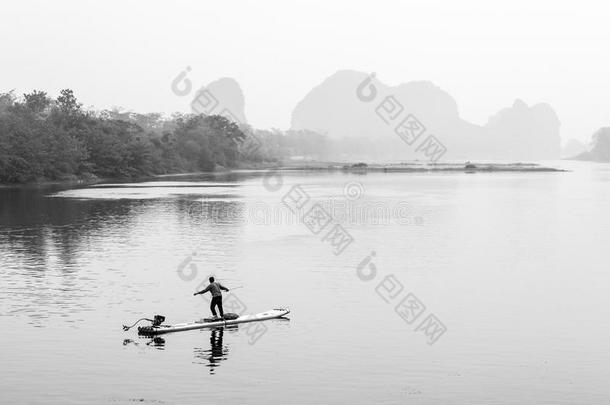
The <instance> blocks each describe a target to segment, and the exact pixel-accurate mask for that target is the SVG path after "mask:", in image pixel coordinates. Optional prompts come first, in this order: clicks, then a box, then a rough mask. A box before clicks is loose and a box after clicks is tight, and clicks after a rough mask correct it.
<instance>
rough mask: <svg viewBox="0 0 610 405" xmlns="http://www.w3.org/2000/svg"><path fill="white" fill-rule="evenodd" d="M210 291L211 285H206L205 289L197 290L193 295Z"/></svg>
mask: <svg viewBox="0 0 610 405" xmlns="http://www.w3.org/2000/svg"><path fill="white" fill-rule="evenodd" d="M208 291H210V286H207V287H206V288H204V289H203V290H201V291H199V292H196V293H195V294H193V295H198V294H205V293H207V292H208Z"/></svg>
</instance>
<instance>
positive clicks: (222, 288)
mask: <svg viewBox="0 0 610 405" xmlns="http://www.w3.org/2000/svg"><path fill="white" fill-rule="evenodd" d="M218 286H219V287H220V289H221V290H223V291H227V292H228V291H229V289H228V288H227V287H225V286H224V285H222V284H218Z"/></svg>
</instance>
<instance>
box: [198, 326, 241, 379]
mask: <svg viewBox="0 0 610 405" xmlns="http://www.w3.org/2000/svg"><path fill="white" fill-rule="evenodd" d="M227 328H228V329H229V328H231V327H227ZM231 329H236V328H231ZM223 334H224V328H217V329H213V330H211V331H210V348H209V349H207V348H200V347H196V348H195V349H194V351H193V352H194V356H195V363H196V364H203V365H205V366H207V367H209V369H210V374H215V372H216V368H217V367H219V366H220V363H221V362H222V361H224V360H226V359H227V357H228V355H229V348H228V347H227V346H225V345H224V344H223V341H222V338H223Z"/></svg>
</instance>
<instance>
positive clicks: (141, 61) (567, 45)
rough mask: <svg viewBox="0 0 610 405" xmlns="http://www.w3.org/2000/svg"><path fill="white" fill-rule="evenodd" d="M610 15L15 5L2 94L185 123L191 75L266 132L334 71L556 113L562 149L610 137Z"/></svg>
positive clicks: (541, 6) (472, 3)
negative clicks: (235, 101) (226, 89)
mask: <svg viewBox="0 0 610 405" xmlns="http://www.w3.org/2000/svg"><path fill="white" fill-rule="evenodd" d="M609 10H610V6H608V3H607V2H602V1H599V2H593V1H582V0H581V1H565V2H564V1H535V0H511V1H502V2H494V1H490V0H480V1H479V0H468V1H466V0H460V1H436V0H421V1H382V0H375V1H367V2H365V1H345V2H331V1H330V0H325V1H311V0H309V1H288V0H278V1H262V0H259V1H166V2H157V1H139V2H136V1H125V0H122V1H108V0H106V1H96V2H93V1H82V0H81V1H73V2H68V1H52V2H50V1H23V0H19V1H11V2H4V4H3V5H2V12H1V14H0V15H1V16H2V23H1V24H0V35H1V38H2V39H1V40H0V41H1V42H0V52H1V53H0V54H1V55H2V64H1V66H2V70H1V71H2V75H0V91H8V90H11V89H15V90H16V91H17V92H19V93H22V92H26V91H30V90H32V89H42V90H46V91H48V92H49V93H50V94H51V95H53V96H55V95H56V94H57V92H58V91H59V89H61V88H65V87H69V88H72V89H73V90H74V91H75V92H76V95H77V96H78V97H79V99H80V100H81V102H83V103H84V104H85V105H87V106H89V105H94V106H95V107H97V108H108V107H111V106H122V107H125V108H127V109H132V110H135V111H139V112H152V111H161V112H172V111H187V110H188V101H187V97H178V96H176V95H175V94H173V93H172V92H171V90H170V83H171V81H172V80H173V78H174V77H175V76H176V75H177V74H178V73H179V72H180V71H182V70H183V69H184V68H185V67H186V66H190V67H191V68H192V71H191V73H190V74H189V77H190V79H191V80H192V81H193V83H194V84H196V85H198V86H199V85H204V84H207V83H208V82H210V81H212V80H214V79H217V78H219V77H223V76H228V77H233V78H235V79H236V80H237V81H238V82H239V83H240V84H241V86H242V89H243V91H244V93H245V97H246V115H247V117H248V120H249V122H250V123H251V124H253V125H254V126H256V127H259V128H268V127H279V128H287V127H288V126H289V123H290V114H291V111H292V109H293V108H294V106H295V105H296V103H297V102H298V101H299V100H300V99H301V98H303V97H304V96H305V94H306V93H307V92H308V91H309V90H310V89H311V88H312V87H313V86H315V85H317V84H319V83H320V82H321V81H322V80H323V79H325V78H326V77H328V76H329V75H331V74H332V73H334V72H335V71H337V70H339V69H354V70H361V71H367V72H371V71H374V72H377V75H378V78H379V79H380V80H381V81H383V82H385V83H387V84H390V85H395V84H398V83H401V82H407V81H410V80H431V81H432V82H434V83H435V84H436V85H438V86H440V87H441V88H443V89H444V90H446V91H447V92H449V94H451V95H452V96H453V97H454V98H455V99H456V101H457V103H458V107H459V110H460V114H461V116H462V117H463V118H465V119H467V120H469V121H472V122H474V123H479V124H483V123H485V122H486V121H487V119H488V117H489V115H490V114H493V113H495V112H497V111H498V110H499V109H500V108H503V107H506V106H509V105H512V103H513V101H514V99H515V98H522V99H523V100H524V101H525V102H527V103H528V104H534V103H538V102H548V103H550V104H551V105H552V107H553V108H554V109H555V111H556V112H557V114H558V115H559V118H560V120H561V122H562V130H561V132H562V137H563V138H564V139H565V138H570V137H575V138H579V139H581V140H587V141H588V140H589V138H590V135H591V133H592V132H593V131H594V130H596V129H597V128H599V127H601V126H610V108H609V104H610V103H609V97H610V74H609V72H610V49H609V48H610V47H609V45H610V41H609V39H610V29H609V27H608V21H610V11H609Z"/></svg>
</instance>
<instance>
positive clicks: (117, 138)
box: [0, 89, 327, 183]
mask: <svg viewBox="0 0 610 405" xmlns="http://www.w3.org/2000/svg"><path fill="white" fill-rule="evenodd" d="M326 143H327V139H326V136H325V135H320V134H316V133H313V132H311V131H287V132H282V131H279V130H271V131H265V130H254V129H253V128H251V127H249V126H241V127H240V126H238V125H237V124H236V123H234V122H232V121H230V120H228V119H227V118H225V117H222V116H219V115H209V116H208V115H195V114H179V113H176V114H173V115H171V116H169V117H166V116H163V115H162V114H158V113H150V114H138V113H133V112H126V111H122V110H120V109H116V108H115V109H112V110H103V111H93V110H87V109H84V108H83V107H82V104H81V103H79V102H78V100H77V99H76V97H75V95H74V92H73V91H72V90H70V89H65V90H62V91H61V92H60V95H59V96H58V97H57V98H55V99H53V98H51V97H49V96H48V95H47V93H46V92H44V91H33V92H31V93H27V94H23V96H22V97H17V96H16V95H15V94H14V93H13V92H9V93H0V182H3V183H23V182H31V181H45V180H70V179H77V178H83V177H84V178H86V177H91V178H94V177H102V178H127V177H141V176H148V175H154V174H167V173H179V172H193V171H211V170H215V169H217V168H219V167H224V168H235V167H244V166H248V165H252V164H260V163H265V162H277V161H279V160H281V159H284V158H286V157H289V156H294V155H304V156H310V157H314V158H320V157H322V154H323V152H322V151H324V145H325V144H326Z"/></svg>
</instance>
